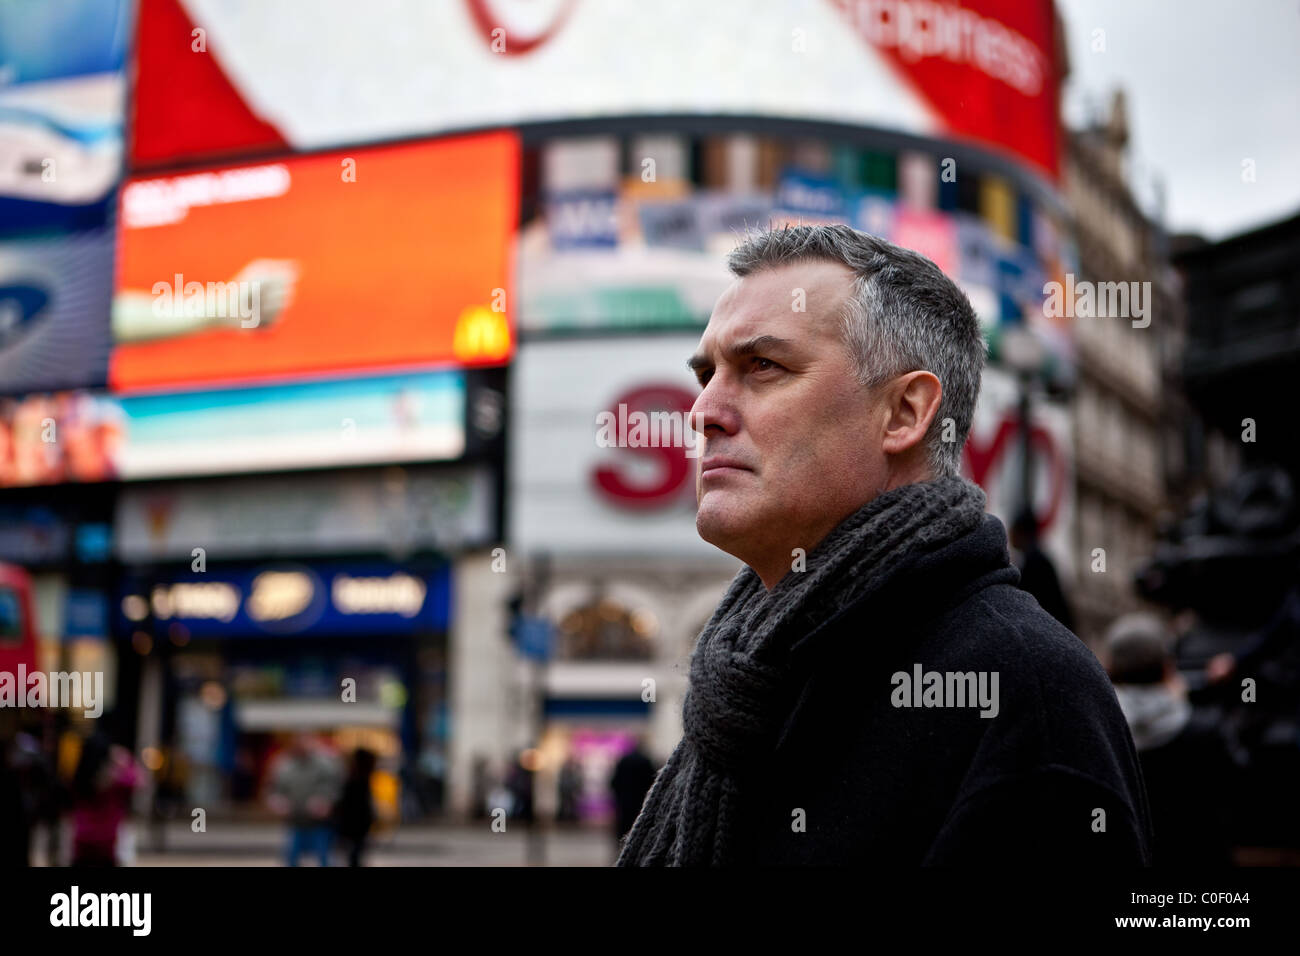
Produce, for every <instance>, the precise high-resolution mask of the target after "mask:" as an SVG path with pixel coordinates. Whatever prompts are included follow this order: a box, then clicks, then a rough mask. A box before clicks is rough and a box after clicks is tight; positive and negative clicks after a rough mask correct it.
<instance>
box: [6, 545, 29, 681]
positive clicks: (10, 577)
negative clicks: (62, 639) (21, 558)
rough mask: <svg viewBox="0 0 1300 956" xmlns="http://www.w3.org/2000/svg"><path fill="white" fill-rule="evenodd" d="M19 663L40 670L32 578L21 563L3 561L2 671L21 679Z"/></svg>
mask: <svg viewBox="0 0 1300 956" xmlns="http://www.w3.org/2000/svg"><path fill="white" fill-rule="evenodd" d="M19 665H22V667H23V668H24V670H25V671H26V672H27V673H29V674H30V673H31V672H33V671H35V670H36V669H37V659H36V624H35V621H34V620H33V618H32V579H31V578H30V577H29V576H28V574H27V572H26V571H24V570H23V569H22V568H20V567H18V566H17V565H13V564H4V563H2V562H0V672H8V673H10V674H13V675H14V680H15V681H16V680H17V679H18V669H19Z"/></svg>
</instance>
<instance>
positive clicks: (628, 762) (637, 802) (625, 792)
mask: <svg viewBox="0 0 1300 956" xmlns="http://www.w3.org/2000/svg"><path fill="white" fill-rule="evenodd" d="M654 779H655V765H654V761H653V760H651V759H650V758H649V756H647V755H646V745H645V740H644V739H643V738H641V737H637V738H636V739H635V740H634V741H633V742H632V749H631V750H629V751H628V752H627V753H625V754H623V756H621V757H619V758H618V762H617V763H616V764H614V773H613V775H612V776H611V777H610V778H609V789H610V790H612V791H613V792H614V842H615V843H616V844H617V845H618V847H619V848H620V849H622V846H623V838H624V837H625V836H627V834H628V831H629V830H631V829H632V824H633V823H635V822H636V815H637V814H638V813H640V812H641V804H643V803H645V795H646V794H647V793H649V792H650V785H651V784H652V783H654Z"/></svg>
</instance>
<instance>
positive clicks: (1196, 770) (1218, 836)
mask: <svg viewBox="0 0 1300 956" xmlns="http://www.w3.org/2000/svg"><path fill="white" fill-rule="evenodd" d="M1172 643H1173V640H1172V635H1171V634H1169V632H1168V630H1167V629H1166V628H1165V626H1164V624H1163V623H1161V621H1160V619H1159V618H1158V617H1156V616H1155V615H1154V614H1126V615H1124V616H1123V617H1121V618H1119V620H1117V621H1115V622H1114V623H1113V624H1112V625H1111V626H1110V628H1109V629H1108V630H1107V632H1106V651H1107V656H1108V658H1109V664H1108V668H1107V669H1108V671H1109V673H1110V678H1111V680H1112V681H1114V683H1115V692H1116V694H1117V695H1118V697H1119V706H1120V709H1121V710H1122V711H1123V712H1124V717H1125V719H1127V720H1128V725H1129V729H1130V730H1131V731H1132V733H1133V742H1134V744H1135V745H1136V746H1137V750H1138V759H1139V760H1140V761H1141V764H1142V778H1143V781H1144V783H1145V784H1146V788H1147V796H1148V800H1149V803H1150V806H1151V816H1152V820H1153V826H1154V827H1155V841H1154V843H1153V844H1152V848H1151V855H1152V862H1154V863H1156V864H1159V865H1161V866H1231V865H1232V825H1231V813H1230V809H1231V806H1232V802H1233V800H1232V797H1233V793H1234V791H1235V790H1236V787H1237V785H1238V783H1239V782H1240V776H1241V770H1242V767H1241V765H1240V764H1239V763H1238V761H1237V758H1236V757H1235V755H1234V753H1233V751H1232V749H1231V747H1230V746H1229V745H1228V742H1227V740H1226V739H1225V738H1224V737H1223V735H1222V734H1221V733H1220V731H1219V729H1218V727H1217V726H1216V724H1215V722H1214V720H1213V719H1212V715H1209V714H1198V713H1196V712H1195V711H1194V710H1193V708H1192V705H1191V703H1190V702H1189V701H1188V699H1187V684H1186V683H1185V682H1184V681H1183V678H1182V675H1180V674H1179V673H1178V669H1177V668H1176V667H1175V665H1174V658H1173V654H1171V653H1170V651H1169V647H1170V645H1171V644H1172Z"/></svg>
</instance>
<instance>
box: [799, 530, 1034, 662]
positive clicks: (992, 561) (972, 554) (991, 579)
mask: <svg viewBox="0 0 1300 956" xmlns="http://www.w3.org/2000/svg"><path fill="white" fill-rule="evenodd" d="M1019 581H1020V572H1019V571H1018V570H1017V569H1016V567H1015V565H1013V564H1012V563H1011V555H1010V552H1009V551H1008V548H1007V530H1006V526H1005V525H1004V524H1003V523H1002V522H1001V521H1000V520H999V519H998V518H997V517H996V516H995V515H991V514H986V515H985V516H984V520H983V521H982V522H981V523H980V524H979V525H978V526H977V527H975V528H974V529H973V530H972V531H970V532H969V533H968V534H966V535H963V536H962V537H960V538H958V539H957V540H956V541H952V542H950V543H948V544H946V545H944V546H943V547H941V548H937V549H936V550H934V551H931V552H928V553H926V554H921V555H918V556H916V557H914V558H911V559H910V560H908V561H905V562H903V563H901V564H900V565H899V566H898V567H896V568H894V569H893V570H892V571H891V572H890V575H889V580H888V582H887V583H886V584H885V586H883V587H882V588H880V589H879V590H877V591H875V592H874V593H872V594H869V595H867V596H866V597H864V598H861V599H859V600H858V601H855V602H854V603H851V604H849V605H847V606H845V607H843V608H841V609H840V610H839V611H837V612H836V613H835V614H833V615H832V616H831V617H829V618H827V619H826V620H825V621H824V622H823V623H822V624H820V625H819V626H817V627H816V628H813V629H812V630H810V631H809V633H807V634H805V635H804V636H803V637H801V638H799V640H797V641H795V643H794V644H793V645H792V646H791V648H790V655H791V656H790V662H791V665H792V666H793V667H795V668H799V667H801V666H804V665H807V664H810V662H811V658H812V657H815V656H818V657H819V656H821V654H822V653H824V652H827V651H830V650H831V649H832V648H833V647H834V646H835V645H836V644H837V643H838V642H839V640H840V639H842V638H843V637H844V636H845V634H844V632H845V631H846V630H853V634H852V635H850V636H849V637H850V639H856V640H861V632H860V631H858V630H856V629H850V628H846V627H844V626H843V625H845V624H847V623H849V622H851V621H854V620H858V619H862V618H866V619H868V620H870V619H876V620H892V621H897V622H911V623H913V624H915V625H918V626H919V625H921V624H924V623H925V622H926V621H928V620H931V619H933V618H935V617H937V616H938V615H940V614H942V613H943V612H945V611H947V610H949V609H950V608H952V607H955V606H956V605H957V604H959V603H961V602H962V601H964V600H966V598H968V597H970V595H972V594H974V593H975V592H976V591H979V590H982V589H983V588H986V587H989V586H990V585H994V584H1012V585H1014V584H1017V583H1019Z"/></svg>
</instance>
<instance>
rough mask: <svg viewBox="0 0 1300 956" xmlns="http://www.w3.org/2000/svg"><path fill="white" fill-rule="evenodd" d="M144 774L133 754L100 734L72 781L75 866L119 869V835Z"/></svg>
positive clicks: (88, 745) (84, 747)
mask: <svg viewBox="0 0 1300 956" xmlns="http://www.w3.org/2000/svg"><path fill="white" fill-rule="evenodd" d="M142 778H143V775H142V773H141V771H140V768H139V765H138V764H137V763H136V761H135V758H134V757H133V756H132V755H131V752H130V751H129V750H127V749H126V748H125V747H121V746H118V745H117V744H114V743H113V742H112V741H110V740H109V738H108V736H107V735H106V734H104V733H103V732H102V731H96V732H95V733H94V734H92V735H91V736H90V737H89V738H87V739H86V741H85V743H83V744H82V746H81V756H80V759H78V761H77V770H76V773H75V774H74V775H73V778H72V865H73V866H116V865H117V852H118V835H119V833H120V830H121V827H122V821H123V820H125V819H126V816H127V813H128V812H129V810H130V805H131V794H132V793H133V792H134V791H135V788H136V787H138V786H139V785H140V783H141V781H142Z"/></svg>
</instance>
